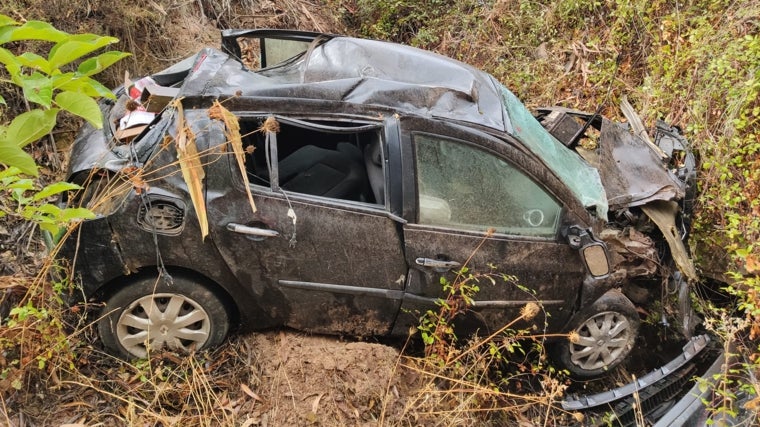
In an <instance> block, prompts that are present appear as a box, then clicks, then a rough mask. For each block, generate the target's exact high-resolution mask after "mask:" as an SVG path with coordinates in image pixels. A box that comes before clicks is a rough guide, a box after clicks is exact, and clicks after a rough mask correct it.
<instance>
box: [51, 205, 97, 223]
mask: <svg viewBox="0 0 760 427" xmlns="http://www.w3.org/2000/svg"><path fill="white" fill-rule="evenodd" d="M59 218H60V219H61V221H66V222H68V221H72V220H79V219H95V218H96V217H95V214H94V213H92V211H91V210H89V209H85V208H66V209H64V210H63V211H62V212H61V214H60V217H59Z"/></svg>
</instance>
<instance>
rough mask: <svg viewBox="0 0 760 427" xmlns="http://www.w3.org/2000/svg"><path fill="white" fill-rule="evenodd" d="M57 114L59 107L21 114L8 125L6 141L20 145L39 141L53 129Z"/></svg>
mask: <svg viewBox="0 0 760 427" xmlns="http://www.w3.org/2000/svg"><path fill="white" fill-rule="evenodd" d="M57 114H58V109H57V108H51V109H49V110H32V111H28V112H26V113H23V114H19V115H18V116H16V118H15V119H13V121H12V122H11V124H10V125H9V126H8V130H7V131H6V134H5V139H6V141H8V142H9V143H11V144H15V145H16V146H18V147H24V146H26V145H28V144H30V143H32V142H34V141H37V140H38V139H40V138H42V137H43V136H45V135H47V134H48V133H49V132H50V131H51V130H53V127H54V126H55V118H56V115H57ZM19 169H21V168H19Z"/></svg>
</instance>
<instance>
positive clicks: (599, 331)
mask: <svg viewBox="0 0 760 427" xmlns="http://www.w3.org/2000/svg"><path fill="white" fill-rule="evenodd" d="M588 313H589V314H588V315H587V316H586V317H585V319H583V320H582V321H581V322H580V324H579V325H578V326H577V327H576V328H575V329H574V330H573V331H572V332H571V333H570V339H566V340H563V341H562V342H561V343H559V344H558V345H557V346H556V349H555V350H556V351H555V359H556V361H557V362H558V363H559V364H560V365H561V366H562V367H563V368H565V369H567V370H568V371H569V372H570V373H571V374H572V375H573V376H575V377H578V378H591V377H596V376H599V375H602V374H604V373H606V372H608V371H609V370H610V369H612V368H614V367H616V366H617V365H619V364H620V363H621V362H623V360H625V358H626V357H628V355H629V354H630V352H631V350H632V349H633V346H634V344H635V342H636V337H637V336H638V331H639V323H640V321H639V315H638V313H637V312H636V307H634V305H633V303H631V301H630V300H628V298H626V297H625V296H623V295H622V294H620V293H609V294H605V295H604V296H602V297H601V298H599V299H598V300H597V301H596V302H595V303H594V304H593V305H592V306H591V309H590V310H589V311H588Z"/></svg>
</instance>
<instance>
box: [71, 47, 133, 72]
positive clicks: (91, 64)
mask: <svg viewBox="0 0 760 427" xmlns="http://www.w3.org/2000/svg"><path fill="white" fill-rule="evenodd" d="M128 56H130V54H129V53H126V52H119V51H118V50H111V51H108V52H105V53H101V54H100V55H98V56H95V57H92V58H88V59H86V60H84V61H83V62H82V63H81V64H79V68H78V69H77V73H78V74H81V75H83V76H92V75H94V74H98V73H99V72H101V71H103V70H105V69H106V68H108V67H110V66H111V65H113V64H114V63H116V62H118V61H120V60H122V59H124V58H126V57H128Z"/></svg>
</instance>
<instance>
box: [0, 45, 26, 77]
mask: <svg viewBox="0 0 760 427" xmlns="http://www.w3.org/2000/svg"><path fill="white" fill-rule="evenodd" d="M0 63H2V64H3V65H5V69H6V70H8V72H9V73H10V74H11V76H16V75H18V73H19V72H20V71H21V64H19V63H18V57H16V55H14V54H12V53H11V52H10V51H9V50H8V49H3V48H2V47H0Z"/></svg>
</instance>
